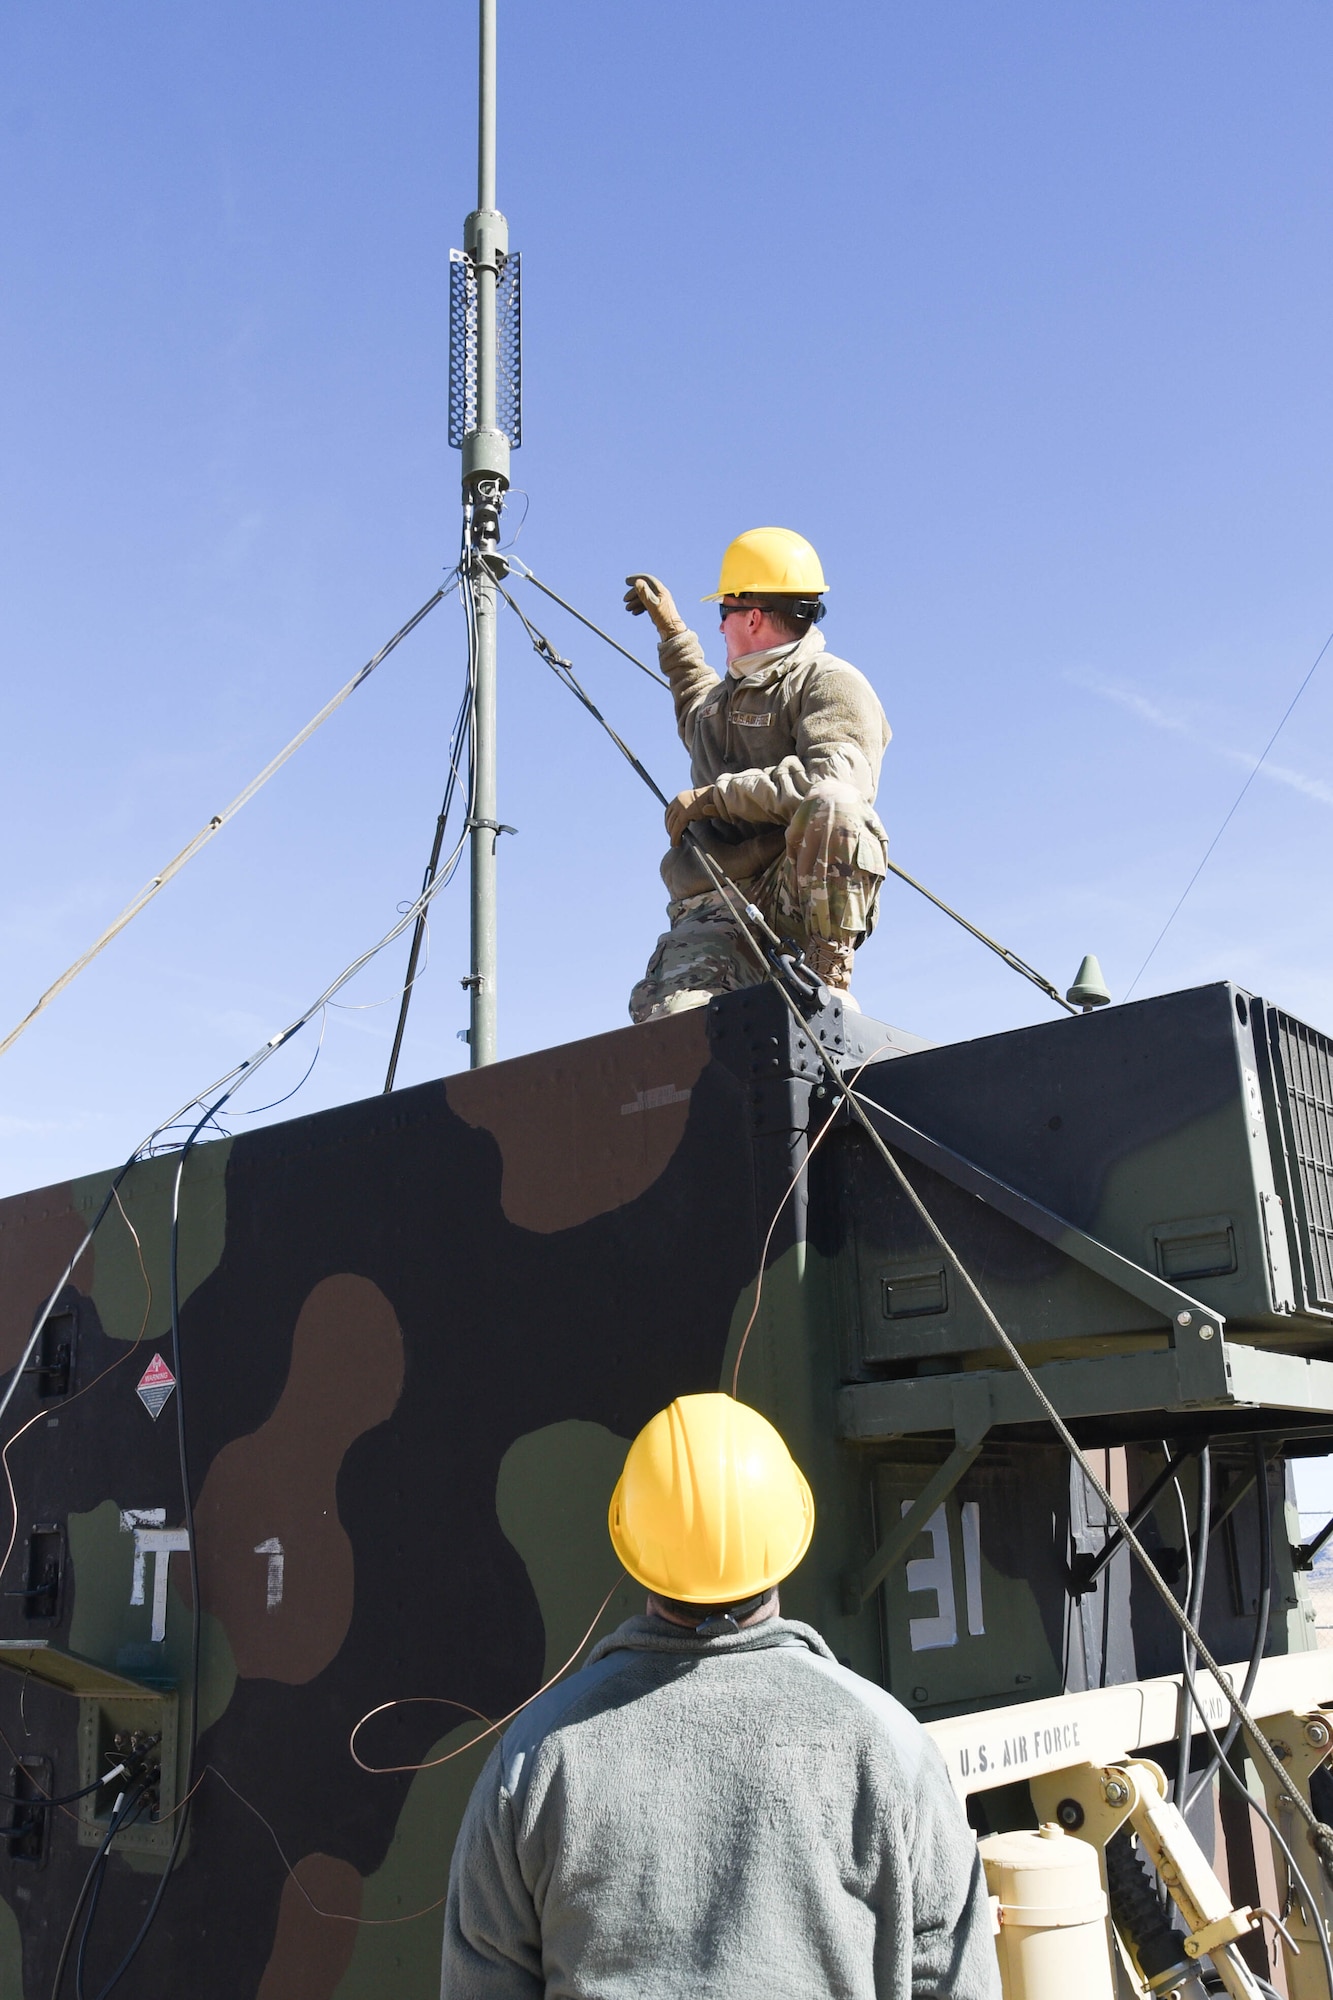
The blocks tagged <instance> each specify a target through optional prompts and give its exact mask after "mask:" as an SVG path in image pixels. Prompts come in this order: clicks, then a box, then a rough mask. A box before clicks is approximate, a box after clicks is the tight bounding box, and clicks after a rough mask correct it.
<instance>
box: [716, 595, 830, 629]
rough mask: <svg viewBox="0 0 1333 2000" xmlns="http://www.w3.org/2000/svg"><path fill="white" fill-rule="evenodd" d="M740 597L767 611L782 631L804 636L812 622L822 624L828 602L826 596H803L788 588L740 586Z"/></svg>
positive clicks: (754, 608) (753, 607) (752, 606)
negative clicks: (769, 589)
mask: <svg viewBox="0 0 1333 2000" xmlns="http://www.w3.org/2000/svg"><path fill="white" fill-rule="evenodd" d="M736 596H737V598H738V599H739V600H740V602H741V603H742V604H744V605H745V606H746V608H747V610H748V609H753V610H755V611H766V612H767V613H768V615H769V617H770V618H771V619H772V620H773V623H774V624H775V625H776V626H777V628H778V630H779V631H780V632H787V633H789V634H790V635H791V637H792V638H793V639H803V638H804V637H805V635H806V633H807V632H808V631H809V630H810V627H811V626H812V625H818V623H819V621H820V619H821V618H822V617H823V616H824V612H825V610H826V609H827V606H826V605H825V603H824V600H823V598H822V597H810V596H801V595H799V594H797V593H795V592H788V591H759V590H738V591H737V592H736Z"/></svg>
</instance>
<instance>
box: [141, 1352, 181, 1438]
mask: <svg viewBox="0 0 1333 2000" xmlns="http://www.w3.org/2000/svg"><path fill="white" fill-rule="evenodd" d="M175 1386H176V1377H175V1376H174V1375H173V1374H172V1372H171V1370H170V1369H169V1368H168V1366H167V1364H166V1362H165V1361H164V1360H163V1359H162V1356H161V1355H160V1354H155V1355H154V1356H153V1358H152V1360H151V1361H150V1362H149V1364H148V1366H147V1367H146V1368H145V1369H144V1371H143V1374H142V1375H141V1376H140V1377H139V1382H138V1386H137V1388H136V1390H135V1394H136V1395H137V1396H138V1398H139V1401H140V1402H141V1403H142V1404H143V1406H144V1408H145V1409H146V1410H147V1412H148V1414H149V1416H150V1417H151V1418H152V1419H153V1422H154V1423H156V1422H157V1420H158V1418H159V1417H160V1416H161V1414H162V1412H163V1410H164V1409H165V1408H166V1406H167V1402H168V1400H169V1399H170V1396H171V1392H172V1390H173V1389H174V1388H175Z"/></svg>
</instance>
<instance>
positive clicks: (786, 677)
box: [625, 528, 890, 1021]
mask: <svg viewBox="0 0 1333 2000" xmlns="http://www.w3.org/2000/svg"><path fill="white" fill-rule="evenodd" d="M626 581H627V583H628V584H629V589H628V590H627V591H626V593H625V607H626V609H627V610H628V611H631V612H633V613H634V614H635V615H636V616H638V615H640V614H642V613H643V612H647V614H648V616H649V617H650V618H651V620H652V622H653V624H654V625H655V626H656V628H657V632H658V636H659V644H658V649H657V654H658V659H659V660H660V662H661V666H662V671H663V673H664V674H665V675H666V677H667V679H668V681H669V682H670V683H671V692H672V695H673V697H674V699H675V703H676V726H677V728H678V729H679V731H680V736H681V740H682V742H683V743H684V745H685V747H686V749H687V750H688V751H689V753H690V788H689V790H687V791H683V792H678V793H677V795H676V797H675V798H674V799H673V800H672V801H671V804H670V805H669V806H668V807H667V815H666V824H667V832H668V833H669V834H670V836H671V846H670V849H669V850H668V853H667V855H666V858H665V860H664V861H663V863H662V879H663V881H664V882H665V883H666V885H667V888H668V890H669V891H670V894H671V901H670V903H669V904H668V906H667V914H668V916H669V918H670V920H671V928H670V930H668V931H667V932H665V933H664V934H663V936H662V937H660V938H659V939H658V941H657V949H656V950H655V951H654V953H653V955H652V957H651V959H650V960H649V962H648V970H647V972H646V973H645V974H644V976H643V978H642V979H641V980H640V981H639V983H638V985H637V986H636V987H635V988H634V991H633V993H632V994H631V995H630V1005H629V1011H630V1016H631V1018H632V1019H633V1020H635V1021H652V1020H656V1019H657V1018H658V1016H659V1015H662V1014H674V1013H677V1012H679V1011H680V1010H681V1009H683V1008H686V1007H698V1006H702V1005H703V1004H704V1003H705V1002H706V1001H708V1000H710V999H711V998H712V996H713V995H714V994H715V993H729V992H732V991H734V989H735V988H736V987H739V986H754V985H757V984H758V982H759V981H760V980H761V979H763V978H764V977H765V976H766V973H767V967H766V966H765V965H762V964H761V963H760V962H759V961H758V959H757V958H756V956H755V953H754V950H753V948H752V947H751V946H750V944H749V943H748V942H747V933H746V930H745V927H744V925H743V923H742V922H741V921H740V919H739V918H738V917H737V916H736V915H735V914H734V913H733V911H732V909H731V908H730V907H729V905H728V903H727V899H726V897H725V896H724V895H723V894H722V893H721V891H719V890H718V889H717V888H716V886H715V884H714V883H713V881H712V879H711V877H710V876H709V874H708V871H707V869H706V868H705V866H704V864H703V862H702V861H701V860H700V858H699V855H698V853H697V852H696V851H695V843H697V844H698V845H699V846H702V847H703V848H704V849H705V850H706V851H707V853H708V854H709V855H710V857H711V858H712V860H713V861H714V862H715V863H716V864H717V866H718V867H719V868H720V869H721V870H722V872H723V874H725V875H726V876H728V877H729V878H730V880H731V881H732V882H734V883H735V884H736V887H737V888H738V889H739V890H740V892H741V895H740V898H739V899H737V900H740V901H743V902H752V903H754V904H755V905H756V907H757V908H758V909H759V910H760V911H761V912H762V913H763V915H764V917H765V918H766V919H767V921H768V923H769V924H770V925H771V926H772V928H773V929H774V930H775V931H776V932H777V933H778V935H779V936H780V937H782V938H784V939H787V940H789V941H790V942H791V943H793V944H795V946H796V947H797V950H798V952H799V954H800V956H801V957H802V958H803V959H804V961H805V963H806V965H808V966H809V967H810V969H811V971H813V972H814V973H815V974H816V975H817V977H818V978H820V979H821V980H823V982H824V984H825V985H826V986H829V987H831V988H832V989H833V990H834V991H835V992H838V993H841V994H843V995H847V996H848V997H850V996H849V995H848V989H849V987H850V985H851V975H852V960H853V957H854V956H855V952H856V948H857V946H858V945H859V944H860V943H861V942H862V941H863V939H865V938H867V937H868V936H869V935H870V932H871V931H872V930H873V928H874V924H875V915H876V906H877V903H878V900H879V888H880V884H881V882H882V881H883V879H884V872H885V871H884V864H885V857H886V854H887V851H888V843H887V839H886V836H885V833H884V828H883V827H882V826H881V825H880V822H879V820H878V818H877V817H876V815H875V810H874V801H875V791H876V787H877V785H878V783H879V767H880V763H881V760H882V758H883V756H884V751H885V749H886V747H887V745H888V741H889V736H890V730H889V725H888V722H887V720H886V718H885V715H884V710H883V709H882V708H881V706H880V703H879V698H878V696H877V695H876V694H875V691H874V689H873V688H872V687H871V685H870V683H869V681H868V680H867V679H866V678H865V676H864V674H861V673H858V672H857V669H856V668H855V667H853V666H849V665H848V664H847V662H846V661H845V660H839V659H835V658H834V656H833V654H831V653H829V652H826V651H825V648H824V639H823V636H822V634H821V633H820V632H819V630H818V626H819V622H820V620H821V619H822V618H823V616H824V593H825V591H826V590H827V588H828V586H827V584H826V583H825V581H824V572H823V569H822V568H821V566H820V561H819V557H818V556H817V555H816V554H815V551H814V550H813V548H811V546H810V544H809V542H807V541H806V540H805V539H804V537H803V536H801V535H797V534H794V533H793V532H792V531H791V529H790V528H751V529H749V530H748V531H747V532H746V533H745V534H743V535H738V536H737V537H736V540H735V541H734V542H732V544H731V546H730V547H729V548H728V550H727V552H726V554H725V555H724V556H723V558H722V575H721V577H720V579H719V582H718V587H717V589H716V591H714V593H713V595H712V597H711V598H706V599H705V600H704V601H705V603H711V602H715V601H719V600H720V603H721V619H722V636H723V640H724V643H725V645H726V651H727V672H726V676H725V678H720V677H719V676H718V675H717V674H715V673H714V672H713V670H712V668H711V667H710V666H709V665H708V664H707V662H706V661H705V659H704V654H703V647H702V646H701V644H700V643H699V639H698V636H697V634H695V633H694V632H691V631H690V630H689V629H688V627H687V626H686V623H685V620H684V619H683V618H682V617H681V615H680V613H679V612H678V611H677V609H676V606H675V604H674V603H673V602H672V598H671V593H670V592H669V591H668V590H667V588H666V586H665V585H664V584H662V583H660V582H659V581H658V579H657V578H656V577H654V576H647V575H636V576H631V577H628V578H627V579H626ZM687 827H688V828H689V829H690V838H688V839H687V838H686V837H685V830H686V828H687ZM852 1004H853V1005H855V1002H853V1003H852Z"/></svg>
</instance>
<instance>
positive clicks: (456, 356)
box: [449, 250, 523, 451]
mask: <svg viewBox="0 0 1333 2000" xmlns="http://www.w3.org/2000/svg"><path fill="white" fill-rule="evenodd" d="M495 398H496V413H495V420H496V428H497V429H498V430H500V431H502V432H503V433H504V435H505V437H507V438H508V440H509V443H510V447H511V449H513V450H515V451H517V449H518V447H519V446H520V445H521V444H522V442H523V260H522V257H521V255H520V253H519V252H518V251H517V250H514V251H511V252H509V254H508V255H505V254H504V253H503V252H502V253H501V255H500V271H499V277H498V280H497V283H496V288H495ZM476 428H477V274H476V269H475V267H474V265H473V263H472V259H471V258H470V257H469V256H468V254H467V252H466V251H465V250H451V251H450V252H449V442H450V444H451V445H453V446H455V448H457V449H461V448H462V444H463V439H464V438H465V437H466V436H467V434H468V432H469V431H474V430H475V429H476Z"/></svg>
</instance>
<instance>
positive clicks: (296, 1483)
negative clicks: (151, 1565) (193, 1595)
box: [195, 1272, 403, 1683]
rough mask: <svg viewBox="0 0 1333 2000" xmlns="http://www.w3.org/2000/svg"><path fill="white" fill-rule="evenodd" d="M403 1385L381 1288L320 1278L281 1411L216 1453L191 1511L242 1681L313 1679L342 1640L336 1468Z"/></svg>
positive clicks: (343, 1545) (211, 1599)
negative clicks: (249, 1434)
mask: <svg viewBox="0 0 1333 2000" xmlns="http://www.w3.org/2000/svg"><path fill="white" fill-rule="evenodd" d="M402 1386H403V1341H402V1335H401V1333H400V1332H399V1328H398V1319H397V1315H396V1314H395V1312H394V1309H393V1307H392V1306H391V1305H390V1304H389V1301H388V1300H387V1299H386V1298H385V1296H384V1294H383V1292H382V1291H380V1289H379V1287H378V1286H377V1285H373V1284H372V1283H371V1282H370V1281H369V1279H367V1278H358V1277H354V1276H352V1275H351V1274H350V1273H347V1272H342V1273H339V1274H338V1275H337V1276H335V1277H330V1278H323V1279H321V1280H320V1282H319V1284H317V1285H316V1286H315V1288H314V1290H313V1291H312V1292H311V1293H310V1295H309V1297H308V1298H307V1299H306V1302H305V1304H304V1305H303V1306H302V1308H301V1312H300V1316H299V1318H298V1319H297V1322H296V1331H295V1333H294V1334H293V1336H292V1359H291V1367H290V1370H289V1371H288V1375H287V1381H286V1385H285V1386H284V1388H283V1391H282V1395H281V1396H280V1397H279V1399H278V1403H277V1407H276V1408H275V1409H274V1411H273V1414H272V1416H271V1417H269V1419H268V1421H267V1422H266V1423H265V1424H264V1425H262V1427H261V1428H260V1429H259V1430H257V1431H255V1432H253V1433H252V1435H251V1436H249V1437H243V1438H238V1439H236V1440H235V1441H234V1442H233V1443H232V1444H229V1445H226V1446H225V1447H224V1448H223V1450H221V1451H220V1452H219V1453H218V1455H217V1457H216V1458H215V1459H214V1461H213V1464H212V1466H211V1468H210V1469H209V1474H208V1477H207V1479H206V1480H205V1482H204V1488H203V1492H202V1493H201V1494H200V1497H199V1503H198V1506H197V1508H196V1510H195V1519H196V1523H197V1529H198V1535H199V1569H200V1578H201V1584H202V1588H203V1594H204V1602H205V1604H206V1605H207V1607H208V1609H209V1611H210V1612H211V1613H212V1614H213V1615H214V1616H215V1617H217V1618H218V1619H220V1621H221V1622H222V1625H223V1626H224V1628H225V1630H226V1633H227V1637H228V1640H229V1641H230V1644H231V1648H232V1652H233V1654H234V1655H235V1659H236V1668H237V1672H238V1673H239V1674H240V1675H241V1676H242V1678H246V1679H253V1678H257V1677H258V1678H263V1679H267V1680H276V1681H288V1682H294V1683H299V1682H302V1681H308V1680H313V1678H314V1676H315V1675H316V1674H317V1673H319V1672H320V1671H321V1670H322V1669H323V1668H324V1667H326V1666H327V1665H328V1663H329V1661H330V1660H331V1659H332V1658H333V1657H334V1655H335V1654H336V1653H337V1651H338V1649H339V1647H340V1646H341V1645H342V1642H343V1640H344V1639H345V1638H346V1636H347V1628H348V1626H349V1625H350V1623H351V1618H352V1601H353V1594H354V1586H355V1576H354V1562H353V1552H352V1544H351V1541H350V1540H349V1538H348V1536H347V1533H346V1531H345V1529H344V1528H343V1525H342V1522H341V1521H340V1520H339V1518H338V1501H337V1480H338V1472H339V1469H340V1467H341V1465H342V1462H343V1457H344V1455H345V1453H346V1451H347V1448H348V1446H349V1445H350V1444H352V1443H353V1442H354V1440H355V1439H357V1438H359V1437H360V1436H361V1435H362V1433H363V1432H365V1431H368V1430H371V1429H372V1428H373V1427H374V1426H375V1425H376V1424H382V1423H384V1422H385V1421H386V1419H387V1418H389V1417H390V1416H391V1415H392V1414H393V1411H394V1407H395V1405H396V1404H397V1401H398V1397H399V1395H400V1393H401V1390H402ZM247 1558H248V1560H247ZM372 1559H373V1558H372ZM275 1596H276V1600H277V1601H276V1602H275V1601H274V1599H275Z"/></svg>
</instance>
